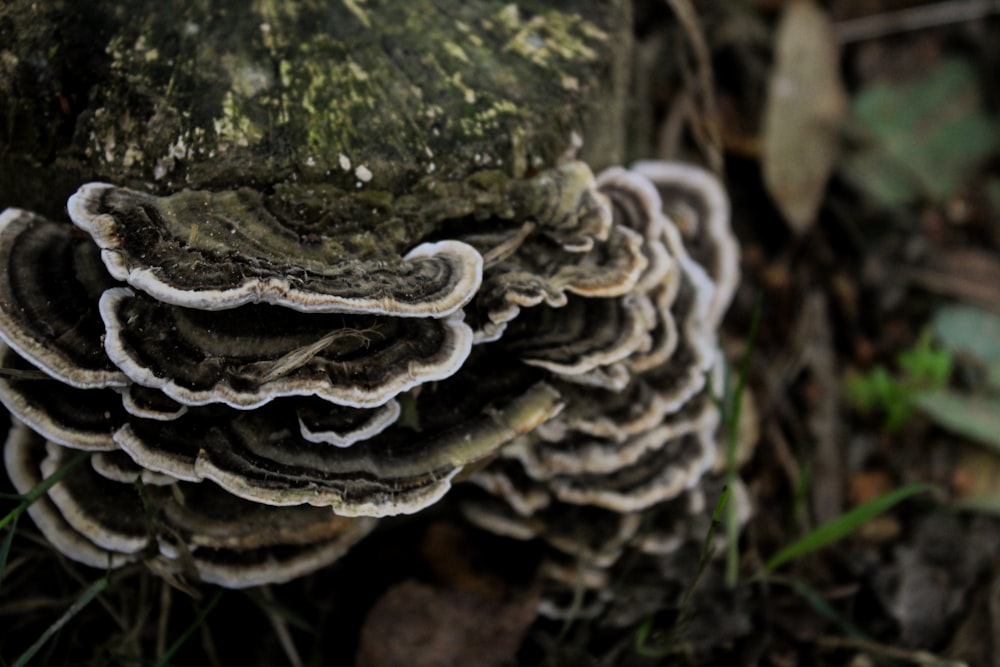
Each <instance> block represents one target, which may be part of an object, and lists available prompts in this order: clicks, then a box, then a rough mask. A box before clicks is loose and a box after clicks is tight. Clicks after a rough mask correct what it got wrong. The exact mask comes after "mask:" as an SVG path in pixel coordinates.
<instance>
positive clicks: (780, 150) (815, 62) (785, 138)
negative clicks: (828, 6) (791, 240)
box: [761, 0, 847, 234]
mask: <svg viewBox="0 0 1000 667" xmlns="http://www.w3.org/2000/svg"><path fill="white" fill-rule="evenodd" d="M775 39H776V45H775V68H774V71H773V73H772V74H771V80H770V84H769V87H768V96H767V103H766V105H765V108H764V121H763V138H762V146H761V151H762V153H761V161H762V163H763V169H764V184H765V185H766V186H767V190H768V192H769V193H770V194H771V197H772V198H773V199H774V201H775V203H776V204H777V206H778V208H779V210H780V211H781V213H782V215H784V216H785V219H786V220H787V221H788V223H789V225H791V227H792V228H793V229H794V230H795V231H796V232H798V233H800V234H801V233H803V232H805V231H806V230H808V229H809V227H810V226H811V225H812V224H813V222H814V221H815V219H816V213H817V212H818V211H819V206H820V203H821V202H822V200H823V193H824V191H825V189H826V182H827V180H828V178H829V177H830V172H831V171H832V169H833V166H834V164H835V163H836V160H837V156H838V153H839V146H840V129H841V123H842V122H843V119H844V114H845V110H846V107H847V96H846V93H845V92H844V85H843V83H842V82H841V80H840V70H839V67H840V65H839V61H840V52H839V49H838V45H837V40H836V38H835V37H834V34H833V29H832V27H831V24H830V20H829V18H828V17H827V15H826V14H825V13H824V12H823V10H821V9H820V8H819V6H818V5H817V4H816V3H815V2H812V1H811V0H796V1H795V2H791V3H789V4H788V6H787V7H786V8H785V11H784V14H783V15H782V17H781V22H780V23H779V25H778V32H777V36H776V38H775Z"/></svg>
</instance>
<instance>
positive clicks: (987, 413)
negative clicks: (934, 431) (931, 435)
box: [913, 390, 1000, 452]
mask: <svg viewBox="0 0 1000 667" xmlns="http://www.w3.org/2000/svg"><path fill="white" fill-rule="evenodd" d="M913 403H914V405H916V406H917V408H919V409H920V410H921V412H923V413H924V414H925V415H927V417H929V418H930V419H931V421H933V422H934V423H935V424H937V425H938V426H941V427H943V428H946V429H948V430H949V431H951V432H952V433H957V434H958V435H961V436H963V437H965V438H968V439H969V440H973V441H975V442H978V443H979V444H982V445H986V446H987V447H990V448H992V449H994V450H995V451H998V452H1000V399H998V398H997V397H994V396H978V395H966V394H960V393H958V392H955V391H949V390H940V391H927V392H918V393H917V394H915V395H914V397H913Z"/></svg>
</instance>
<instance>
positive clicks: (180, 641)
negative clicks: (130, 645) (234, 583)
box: [154, 588, 223, 667]
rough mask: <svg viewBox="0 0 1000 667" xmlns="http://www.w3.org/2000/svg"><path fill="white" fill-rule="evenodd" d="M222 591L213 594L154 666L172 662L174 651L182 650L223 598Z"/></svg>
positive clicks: (163, 665) (161, 666)
mask: <svg viewBox="0 0 1000 667" xmlns="http://www.w3.org/2000/svg"><path fill="white" fill-rule="evenodd" d="M222 593H223V589H221V588H220V589H219V590H218V591H216V593H215V595H213V596H212V599H211V600H209V601H208V604H206V605H205V607H204V608H203V609H202V610H201V611H200V612H198V615H197V616H196V617H195V619H194V621H192V622H191V625H189V626H188V627H187V628H186V629H185V630H184V632H182V633H181V636H180V637H178V638H177V639H176V640H175V641H174V643H173V644H171V645H170V648H168V649H167V651H166V653H164V654H163V655H161V656H160V659H159V660H157V661H156V664H155V665H154V667H167V665H169V664H170V659H171V658H173V657H174V653H177V651H179V650H180V648H181V646H183V645H184V643H185V642H186V641H187V640H188V638H189V637H190V636H191V635H192V634H193V633H194V631H195V630H197V629H198V628H200V627H201V624H202V623H204V622H205V619H206V618H208V615H209V614H210V613H211V612H212V610H213V609H215V605H217V604H219V600H221V599H222Z"/></svg>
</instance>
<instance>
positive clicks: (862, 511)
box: [764, 484, 933, 572]
mask: <svg viewBox="0 0 1000 667" xmlns="http://www.w3.org/2000/svg"><path fill="white" fill-rule="evenodd" d="M932 488H933V487H931V486H930V485H927V484H910V485H908V486H904V487H902V488H900V489H896V490H895V491H890V492H889V493H886V494H885V495H882V496H879V497H878V498H874V499H872V500H869V501H868V502H866V503H862V504H861V505H858V506H857V507H855V508H853V509H851V510H848V511H847V512H844V513H843V514H841V515H840V516H838V517H837V518H835V519H832V520H830V521H828V522H827V523H824V524H823V525H822V526H819V527H817V528H815V529H813V530H811V531H809V532H808V533H806V534H805V535H803V536H802V537H800V538H799V539H797V540H795V541H794V542H792V543H791V544H789V545H787V546H786V547H784V548H783V549H781V550H780V551H778V553H776V554H775V555H773V556H771V558H769V559H768V560H767V562H766V563H765V564H764V569H765V570H766V571H767V572H774V571H775V570H777V569H778V568H780V567H781V566H782V565H785V564H787V563H789V562H791V561H793V560H796V559H798V558H801V557H802V556H805V555H806V554H809V553H812V552H814V551H817V550H819V549H822V548H823V547H826V546H828V545H830V544H833V543H834V542H837V541H838V540H841V539H843V538H844V537H846V536H848V535H850V534H851V533H853V532H854V531H856V530H857V529H858V528H860V527H861V526H862V525H863V524H864V523H865V522H867V521H868V520H870V519H872V518H874V517H876V516H878V515H879V514H882V513H883V512H885V511H887V510H889V509H890V508H892V507H893V506H895V505H897V504H899V503H901V502H902V501H904V500H906V499H907V498H911V497H913V496H915V495H917V494H920V493H926V492H928V491H930V490H931V489H932Z"/></svg>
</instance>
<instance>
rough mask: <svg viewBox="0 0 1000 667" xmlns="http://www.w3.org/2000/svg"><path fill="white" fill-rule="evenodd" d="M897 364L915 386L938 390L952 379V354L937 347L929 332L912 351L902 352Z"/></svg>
mask: <svg viewBox="0 0 1000 667" xmlns="http://www.w3.org/2000/svg"><path fill="white" fill-rule="evenodd" d="M897 362H898V363H899V367H900V368H901V369H903V371H905V372H906V374H907V380H908V383H909V384H911V385H914V386H923V387H926V388H928V389H938V388H940V387H943V386H944V385H945V384H946V383H947V382H948V378H949V377H951V366H952V356H951V353H950V352H949V351H948V350H946V349H943V348H938V347H935V345H934V342H933V340H931V335H930V333H929V332H925V334H924V335H923V336H921V337H920V340H919V341H918V342H917V344H916V345H915V346H914V347H913V348H912V349H909V350H904V351H903V352H900V353H899V355H898V356H897Z"/></svg>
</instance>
